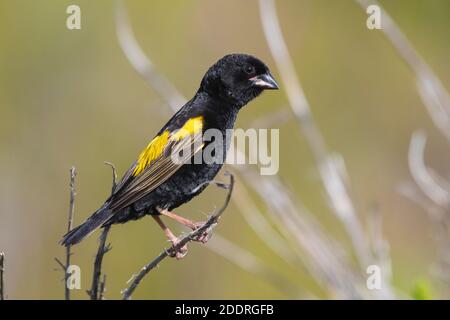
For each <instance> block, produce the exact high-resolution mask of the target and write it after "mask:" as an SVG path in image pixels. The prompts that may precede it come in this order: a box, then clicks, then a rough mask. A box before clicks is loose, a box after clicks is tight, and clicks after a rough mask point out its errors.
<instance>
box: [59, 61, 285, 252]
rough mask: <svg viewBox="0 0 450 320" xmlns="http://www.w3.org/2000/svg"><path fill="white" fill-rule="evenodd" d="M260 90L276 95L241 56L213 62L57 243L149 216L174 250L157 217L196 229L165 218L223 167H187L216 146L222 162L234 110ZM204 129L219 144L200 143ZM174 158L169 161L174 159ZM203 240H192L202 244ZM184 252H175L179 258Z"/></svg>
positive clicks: (264, 73) (268, 79) (259, 69)
mask: <svg viewBox="0 0 450 320" xmlns="http://www.w3.org/2000/svg"><path fill="white" fill-rule="evenodd" d="M265 89H278V85H277V83H276V82H275V80H274V78H273V77H272V75H271V74H270V71H269V69H268V67H267V66H266V65H265V64H264V63H263V62H262V61H260V60H259V59H257V58H255V57H253V56H250V55H246V54H230V55H226V56H225V57H223V58H222V59H220V60H219V61H217V62H216V63H215V64H214V65H213V66H212V67H210V68H209V70H208V71H207V72H206V74H205V76H204V77H203V79H202V81H201V84H200V88H199V89H198V91H197V93H196V94H195V95H194V97H193V98H192V99H191V100H189V101H188V102H187V103H186V104H185V105H184V106H183V107H182V108H181V109H180V110H179V111H178V112H177V113H176V114H175V115H174V116H173V117H172V118H171V119H170V120H169V121H168V122H167V124H166V125H165V126H164V127H163V128H162V129H161V130H160V131H159V132H158V134H157V135H156V137H155V138H154V139H153V140H152V141H151V142H150V143H149V144H148V146H147V147H146V148H145V149H144V150H143V151H142V153H141V154H140V156H139V157H138V159H137V160H136V161H135V162H134V163H133V165H132V166H131V168H130V169H129V170H128V171H127V172H126V173H125V175H124V177H123V178H122V180H121V181H120V182H119V183H118V184H117V186H116V188H115V190H114V192H113V194H112V195H111V196H110V197H109V198H108V199H107V200H106V201H105V203H104V204H103V205H102V206H101V207H100V209H98V210H97V211H95V212H94V213H93V214H92V216H91V217H90V218H88V219H87V220H86V221H85V222H84V223H83V224H81V225H79V226H78V227H76V228H74V229H73V230H72V231H70V232H68V233H67V234H66V235H65V236H64V237H63V239H62V241H61V243H62V244H63V245H65V246H68V245H73V244H76V243H79V242H80V241H81V240H83V239H84V238H85V237H87V236H88V235H89V234H91V233H92V232H93V231H95V230H96V229H97V228H99V227H105V226H108V225H111V224H116V223H124V222H127V221H129V220H137V219H139V218H142V217H143V216H145V215H151V216H152V217H153V218H154V219H155V220H156V222H157V223H158V225H159V226H160V227H161V228H162V229H163V230H164V232H165V234H166V236H167V237H168V238H169V240H170V241H172V243H173V244H176V243H177V241H178V239H177V238H176V237H175V236H174V234H173V233H172V232H171V231H170V230H169V229H168V228H167V227H166V226H165V224H164V223H163V222H162V220H161V218H160V215H164V216H167V217H170V218H173V219H175V220H176V221H178V222H180V223H182V224H184V225H186V226H188V227H189V228H191V229H193V230H195V229H196V228H198V227H199V226H200V225H201V224H199V223H194V222H192V221H190V220H188V219H186V218H183V217H181V216H178V215H176V214H174V213H172V212H171V210H173V209H174V208H177V207H178V206H180V205H182V204H184V203H186V202H188V201H189V200H191V199H192V198H193V197H195V196H196V195H198V194H199V193H200V192H202V191H203V190H204V189H205V187H206V186H207V184H208V182H209V181H211V180H212V179H213V178H214V177H215V176H216V174H217V173H218V172H219V170H220V168H221V167H222V163H223V161H216V162H212V163H211V161H210V162H208V163H207V162H206V161H202V162H201V163H197V162H198V161H191V160H193V157H195V156H197V154H198V153H199V152H200V153H201V152H202V151H203V150H205V148H206V147H207V146H208V145H210V143H213V142H214V143H216V146H217V147H218V148H221V149H219V150H216V152H217V151H218V152H217V154H218V155H219V154H220V156H221V159H225V156H226V152H227V149H228V146H229V143H226V142H225V141H224V140H225V137H226V130H227V129H232V128H233V127H234V123H235V120H236V116H237V114H238V112H239V110H240V109H241V108H242V107H243V106H245V105H246V104H247V103H248V102H250V101H251V100H252V99H254V98H255V97H257V96H258V95H259V94H260V93H261V92H262V91H263V90H265ZM208 129H215V130H216V131H217V130H218V131H220V132H221V133H222V134H223V135H222V137H223V140H220V139H219V141H203V140H206V139H202V135H203V134H204V133H205V132H206V131H207V130H208ZM174 155H175V156H174ZM205 239H206V238H203V239H198V240H200V241H206V240H205ZM186 251H187V248H181V249H180V252H178V253H177V255H176V257H177V258H181V257H183V256H184V254H185V253H186Z"/></svg>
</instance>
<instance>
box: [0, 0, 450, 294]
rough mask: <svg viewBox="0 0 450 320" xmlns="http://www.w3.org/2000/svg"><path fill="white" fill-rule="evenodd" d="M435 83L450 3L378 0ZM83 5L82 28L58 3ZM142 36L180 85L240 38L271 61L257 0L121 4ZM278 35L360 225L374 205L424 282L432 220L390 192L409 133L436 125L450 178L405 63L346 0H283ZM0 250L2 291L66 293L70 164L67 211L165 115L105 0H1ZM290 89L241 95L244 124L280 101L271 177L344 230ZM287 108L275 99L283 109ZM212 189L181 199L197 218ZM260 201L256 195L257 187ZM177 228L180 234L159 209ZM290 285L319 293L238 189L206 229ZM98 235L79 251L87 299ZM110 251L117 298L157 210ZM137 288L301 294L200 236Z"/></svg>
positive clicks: (404, 280)
mask: <svg viewBox="0 0 450 320" xmlns="http://www.w3.org/2000/svg"><path fill="white" fill-rule="evenodd" d="M380 3H381V4H382V5H383V7H384V8H385V9H386V10H387V12H389V13H390V14H391V15H392V17H393V18H394V19H395V20H396V22H397V23H398V25H399V26H400V27H401V29H402V31H403V32H404V33H405V35H406V36H407V37H408V38H409V40H410V41H411V42H412V44H413V45H414V46H415V48H416V49H417V50H418V52H420V54H421V55H422V56H423V57H424V58H425V59H426V61H427V63H428V64H429V65H430V66H431V68H432V69H433V71H434V72H435V73H436V75H437V76H438V77H439V78H440V79H441V81H442V83H443V84H444V86H445V87H446V88H447V89H449V88H450V63H449V61H450V60H449V58H448V57H449V56H450V42H449V41H448V39H449V30H450V2H449V1H447V0H432V1H425V0H394V1H393V0H391V1H381V2H380ZM70 4H77V5H79V6H80V7H81V13H82V29H81V30H68V29H67V28H66V18H67V14H66V8H67V6H69V5H70ZM125 4H126V7H127V10H128V13H129V19H130V21H131V24H132V26H133V29H134V32H135V35H136V38H137V39H138V41H139V43H140V44H141V46H142V48H143V50H144V51H145V52H146V53H147V54H148V55H149V57H150V58H151V59H152V61H153V63H154V64H155V65H156V66H157V68H158V70H159V71H160V72H161V73H163V74H164V75H165V76H166V77H167V78H168V79H170V81H171V82H172V83H173V84H174V85H175V86H176V87H177V88H178V89H179V90H180V91H181V92H182V93H183V94H184V95H186V96H187V97H190V96H192V95H193V94H194V93H195V91H196V90H197V88H198V86H199V82H200V79H201V77H202V76H203V74H204V72H205V71H206V69H207V68H208V67H209V66H210V65H211V64H213V63H214V62H215V61H216V60H217V59H218V58H220V57H222V56H223V55H225V54H227V53H232V52H245V53H250V54H253V55H256V56H258V57H260V58H261V59H262V60H264V61H265V62H266V63H267V64H268V65H269V66H270V67H271V69H272V71H273V74H274V75H275V77H276V78H277V77H278V75H279V74H278V71H277V70H276V68H275V63H274V61H273V59H272V56H271V54H270V51H269V49H268V47H267V44H266V41H265V38H264V35H263V31H262V28H261V24H260V21H259V10H258V3H257V2H256V1H253V0H252V1H238V0H233V1H218V0H212V1H180V0H179V1H126V2H125ZM277 9H278V14H279V18H280V20H281V25H282V28H283V34H284V36H285V39H286V42H287V44H288V47H289V50H290V53H291V55H292V58H293V60H294V63H295V67H296V71H297V73H298V75H299V78H300V80H301V83H302V85H303V88H304V90H305V92H306V95H307V97H308V99H309V101H310V103H311V107H312V113H313V116H314V118H315V120H316V122H317V125H318V127H319V128H320V130H321V132H322V134H323V136H324V138H325V140H326V143H327V145H328V146H329V148H330V149H331V150H333V151H336V152H339V153H340V154H341V155H342V156H343V157H344V159H345V161H346V165H347V169H348V172H349V176H350V179H351V185H352V187H353V191H354V197H355V199H356V203H357V205H358V212H359V213H360V214H361V220H362V221H363V223H366V222H367V212H370V211H373V210H376V211H378V212H379V213H380V214H381V215H382V217H383V226H384V235H385V238H386V239H387V240H388V241H389V244H390V253H391V258H392V268H393V284H394V286H395V287H396V288H397V289H398V290H399V291H401V292H402V293H403V294H404V297H408V296H410V295H411V292H413V291H414V290H415V289H414V288H415V287H416V286H417V283H422V285H423V284H424V283H425V286H427V287H428V289H426V290H428V291H430V295H431V297H444V298H445V297H447V298H448V296H439V295H438V290H439V289H438V288H436V286H435V285H434V284H433V282H432V281H431V280H430V272H431V269H432V268H433V265H434V263H435V262H436V259H437V252H436V246H435V242H434V229H433V227H432V224H431V222H430V219H429V218H428V216H427V214H426V213H425V212H424V210H423V209H422V208H420V207H418V206H417V205H415V204H414V203H412V202H410V201H409V200H407V199H405V198H404V197H402V196H401V195H400V194H399V193H398V192H397V191H396V190H397V188H398V186H399V185H400V184H402V183H404V182H408V181H412V178H411V175H410V172H409V169H408V162H407V154H408V145H409V142H410V138H411V134H412V132H414V131H415V130H417V129H419V128H421V129H424V130H425V132H426V133H427V135H428V138H429V142H428V145H427V152H426V161H427V164H429V165H430V166H431V167H433V168H434V169H435V170H436V171H437V172H439V174H440V175H441V176H443V177H447V178H448V177H450V166H449V163H450V153H449V150H450V149H449V148H448V142H447V141H446V140H445V138H443V137H442V136H441V135H440V134H439V132H438V131H437V130H436V129H435V127H434V125H433V123H432V122H431V120H430V117H429V115H428V113H427V111H426V108H425V107H424V105H423V103H422V101H421V100H420V97H419V95H418V93H417V90H416V86H415V80H414V75H413V73H412V72H411V70H410V69H409V68H408V66H407V65H406V64H405V62H404V61H403V60H402V59H401V58H400V57H399V56H398V54H397V52H396V51H395V50H394V49H393V48H392V46H391V45H390V43H389V42H388V41H387V40H386V38H385V36H384V35H383V33H382V32H381V31H376V30H375V31H371V30H368V29H367V27H366V18H367V15H366V14H365V12H364V11H363V10H362V9H361V8H360V7H359V6H358V5H357V4H356V3H355V2H354V1H350V0H340V1H326V0H320V1H318V0H299V1H294V0H292V1H278V2H277ZM0 46H1V50H0V177H1V178H0V251H1V250H3V251H5V253H6V259H7V265H6V267H7V269H6V291H7V295H8V298H9V299H62V298H63V282H62V281H61V279H62V273H61V271H60V270H58V266H57V264H56V263H55V261H54V257H59V258H63V256H64V249H63V248H62V247H61V246H60V245H58V241H59V240H60V238H61V236H62V235H63V234H64V233H65V229H66V223H67V212H68V204H69V188H68V183H69V169H70V167H71V166H72V165H75V166H76V167H77V170H78V176H77V180H76V188H77V198H76V211H75V223H76V224H78V223H80V222H82V221H83V220H84V219H85V218H87V217H88V216H89V215H90V214H91V213H92V212H93V211H94V210H95V209H96V208H97V207H98V206H99V205H101V204H102V202H103V200H104V199H105V198H106V197H107V196H108V194H109V192H110V187H111V172H110V170H109V168H108V167H106V166H104V165H103V162H104V161H110V162H113V163H114V164H115V165H116V166H117V168H118V171H119V174H122V173H123V172H124V171H125V170H126V169H127V168H128V166H129V165H130V164H131V163H132V161H134V159H135V157H136V156H137V155H138V153H139V152H140V150H141V149H142V148H143V147H144V146H145V145H146V144H147V142H148V141H149V140H150V139H151V138H152V137H153V135H154V133H155V132H156V131H158V130H159V128H160V127H161V125H162V124H163V123H165V121H166V120H167V119H168V118H169V117H170V116H171V111H170V109H169V108H168V107H167V106H166V105H165V103H164V101H163V100H162V99H161V98H160V97H159V96H158V95H157V93H155V92H154V90H153V89H152V88H150V87H149V86H148V84H147V83H146V82H145V81H144V80H143V79H142V78H141V77H140V76H139V75H138V74H137V73H136V72H135V70H133V68H132V67H131V65H130V64H129V62H128V61H127V59H126V58H125V57H124V54H123V52H122V51H121V49H120V47H119V45H118V41H117V38H116V33H115V21H114V2H113V1H107V0H102V1H88V0H77V1H65V0H61V1H53V0H47V1H45V0H39V1H33V0H14V1H12V0H1V1H0ZM287 103H288V102H287V99H286V95H285V92H283V88H281V90H280V91H278V92H268V93H265V94H263V96H262V97H260V98H258V99H257V100H255V101H254V102H252V103H251V104H250V105H249V106H247V107H246V108H245V109H243V110H242V112H241V113H240V115H239V119H238V122H237V126H238V127H241V128H250V127H252V126H254V124H255V121H260V120H261V119H263V120H264V119H267V117H271V116H272V115H274V114H279V112H281V113H283V112H285V114H287V115H288V116H287V117H284V120H283V121H280V122H279V123H276V122H275V123H274V124H273V127H275V128H279V129H280V138H281V143H280V172H279V175H280V177H281V178H282V179H283V181H284V182H285V183H286V185H287V186H289V187H290V188H291V190H292V191H293V194H294V195H295V197H298V198H299V199H301V200H302V201H303V202H304V204H305V205H306V207H307V208H308V209H309V210H310V211H311V212H312V213H313V214H314V216H315V217H316V218H317V219H318V220H319V221H320V222H321V223H322V224H323V225H324V226H325V228H326V230H327V232H329V234H330V235H332V236H333V237H336V238H337V239H339V241H342V242H343V243H344V244H347V245H348V239H346V235H345V233H344V232H343V230H342V227H341V226H340V224H339V223H337V221H336V218H335V217H334V216H333V214H331V213H330V209H329V207H328V205H327V201H326V197H325V193H324V190H323V187H322V185H321V182H320V179H319V176H318V173H317V168H316V165H315V163H314V161H313V157H312V155H311V151H310V150H309V148H308V147H307V144H306V142H305V139H304V137H303V136H302V134H301V131H300V129H299V127H298V125H297V123H296V122H295V120H294V117H293V116H292V115H291V114H290V111H289V110H290V109H289V108H288V107H287ZM283 110H284V111H283ZM223 197H224V193H223V192H222V191H218V190H217V189H215V188H213V187H211V188H209V189H208V190H207V191H206V192H205V193H203V194H202V195H201V196H200V197H198V198H196V199H195V200H194V201H192V203H190V204H188V205H185V206H183V207H182V208H179V209H178V210H177V212H178V213H183V214H184V215H187V216H189V217H191V218H193V219H196V220H200V219H202V218H204V213H206V212H211V210H212V209H213V208H214V207H217V206H220V205H221V203H222V201H223ZM255 201H257V203H258V204H259V205H261V209H264V206H263V204H262V202H261V200H260V199H258V198H257V197H255ZM169 224H170V225H171V226H172V227H173V229H174V230H176V231H177V232H178V233H180V232H182V231H184V230H183V229H181V228H180V227H179V226H178V225H174V224H172V223H169ZM216 231H217V232H218V233H220V234H221V235H222V236H223V237H225V238H228V239H232V240H233V241H234V242H235V243H236V244H238V245H239V246H241V247H242V248H245V249H246V250H248V251H249V252H251V253H253V254H254V255H255V256H257V257H259V258H260V259H261V260H262V261H264V262H265V263H267V264H268V265H269V266H270V267H271V268H274V270H276V272H279V273H280V274H282V275H283V276H284V277H286V278H288V279H290V281H292V283H293V284H296V285H298V287H299V290H300V289H301V290H300V291H303V292H304V293H305V294H304V295H300V297H311V296H314V297H318V298H321V297H324V298H326V297H327V296H325V295H323V292H321V290H320V288H318V287H317V285H316V284H314V283H313V281H312V279H310V277H309V276H308V274H307V273H305V272H304V271H299V270H297V269H296V268H294V267H292V266H288V265H286V264H284V263H283V261H282V260H280V259H279V258H278V257H277V256H276V255H275V254H273V252H271V251H270V250H269V249H268V248H267V246H265V245H264V244H263V243H262V242H261V241H260V240H259V239H258V237H256V235H255V234H254V233H253V231H252V229H251V228H249V226H248V225H247V224H246V222H245V220H244V219H243V218H242V216H241V214H240V213H239V210H237V208H236V206H235V205H234V204H231V205H230V207H229V208H228V209H227V212H226V213H225V216H224V218H223V220H222V221H221V223H220V225H219V227H218V228H217V229H216ZM98 235H99V233H98V232H97V233H96V234H94V235H93V236H91V237H90V238H88V239H87V240H85V241H84V242H83V243H81V244H80V245H78V246H76V247H74V248H73V252H74V255H73V260H72V261H73V263H76V264H78V265H79V266H80V267H81V270H82V290H78V291H73V293H72V294H73V297H74V298H77V299H85V298H87V295H86V294H85V290H87V289H88V288H89V285H90V281H91V271H92V262H93V259H94V254H95V251H96V248H97V238H98ZM109 240H110V242H111V243H112V247H113V250H112V251H111V252H110V253H108V254H107V256H106V257H105V261H104V271H105V272H106V273H107V276H108V279H107V292H106V296H107V297H108V298H111V299H113V298H120V291H121V290H122V289H124V288H125V287H126V281H127V280H128V279H129V278H130V277H131V275H132V274H133V273H135V272H136V271H138V270H139V269H140V267H141V266H142V265H143V264H144V263H146V262H147V261H149V260H150V259H152V258H153V257H155V256H156V255H157V254H158V253H159V252H160V251H161V249H162V248H163V247H164V246H165V245H167V242H166V240H165V238H164V236H163V234H162V232H161V231H160V230H159V229H158V226H157V225H156V224H155V223H153V221H152V220H151V219H149V218H145V219H142V220H140V221H138V222H131V223H127V224H126V225H121V226H117V227H114V228H113V229H112V232H111V233H110V238H109ZM134 298H135V299H139V298H141V299H155V298H167V299H169V298H175V299H183V298H184V299H186V298H192V299H201V298H219V299H222V298H237V299H241V298H251V299H260V298H275V299H278V298H280V299H283V298H298V296H290V295H287V294H286V293H284V292H282V291H280V290H278V289H277V288H275V287H274V286H271V285H270V284H269V283H268V282H267V281H264V279H261V278H260V277H258V276H255V275H253V274H250V273H247V272H246V271H244V270H242V269H240V268H239V267H237V266H236V265H234V264H232V263H230V262H229V261H228V260H226V259H224V258H222V257H221V256H218V255H216V254H215V253H214V252H212V251H210V250H208V249H206V248H204V247H202V246H201V245H197V244H192V245H190V252H189V254H188V256H187V257H186V258H185V259H184V260H182V261H175V260H167V261H164V262H163V264H162V265H161V266H160V267H159V268H157V269H156V270H154V271H153V272H152V273H151V274H150V275H149V276H148V278H146V279H145V280H144V281H143V283H142V285H141V286H140V287H139V288H138V290H137V291H136V293H135V295H134Z"/></svg>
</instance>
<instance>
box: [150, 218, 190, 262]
mask: <svg viewBox="0 0 450 320" xmlns="http://www.w3.org/2000/svg"><path fill="white" fill-rule="evenodd" d="M152 218H153V219H155V221H156V222H157V223H158V225H159V226H160V227H161V229H162V230H163V231H164V234H165V235H166V237H167V238H168V239H169V240H170V242H172V245H173V246H174V247H176V245H177V244H178V243H179V242H180V240H178V238H177V237H176V236H175V235H174V234H173V232H172V231H170V229H169V228H168V227H167V226H166V225H165V224H164V222H163V221H162V220H161V218H160V217H159V216H155V215H152ZM187 251H188V248H187V245H184V246H182V247H181V248H178V249H176V250H175V255H174V256H175V258H177V259H182V258H184V256H185V255H186V254H187Z"/></svg>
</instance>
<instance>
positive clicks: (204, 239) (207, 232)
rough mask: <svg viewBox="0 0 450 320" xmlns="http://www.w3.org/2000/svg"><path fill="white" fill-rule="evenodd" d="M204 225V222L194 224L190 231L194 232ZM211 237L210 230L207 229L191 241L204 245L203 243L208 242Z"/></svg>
mask: <svg viewBox="0 0 450 320" xmlns="http://www.w3.org/2000/svg"><path fill="white" fill-rule="evenodd" d="M205 223H206V221H203V222H194V223H193V224H194V225H193V228H192V230H194V231H195V230H197V229H198V228H200V227H202V226H203V225H204V224H205ZM211 236H212V228H211V227H209V228H208V229H206V230H205V231H203V232H202V233H201V234H199V235H198V236H196V237H195V238H193V239H192V240H194V241H197V242H201V243H203V244H205V243H207V242H208V240H209V239H210V238H211Z"/></svg>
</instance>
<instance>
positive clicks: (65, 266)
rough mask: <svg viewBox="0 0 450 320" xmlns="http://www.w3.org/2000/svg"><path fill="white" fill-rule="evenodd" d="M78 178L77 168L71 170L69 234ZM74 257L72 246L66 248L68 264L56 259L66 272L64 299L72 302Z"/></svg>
mask: <svg viewBox="0 0 450 320" xmlns="http://www.w3.org/2000/svg"><path fill="white" fill-rule="evenodd" d="M76 176H77V169H76V168H75V167H72V168H70V184H69V187H70V202H69V216H68V219H67V232H70V231H71V230H72V227H73V215H74V212H75V196H76V195H77V193H76V190H75V177H76ZM71 256H72V253H71V245H68V246H67V247H66V263H65V264H64V263H62V262H61V261H60V260H59V259H58V258H55V261H56V262H57V263H58V264H59V266H60V267H61V269H62V270H63V272H64V298H65V299H66V300H70V289H69V287H68V286H67V281H68V280H69V277H70V273H69V271H68V270H69V267H70V258H71Z"/></svg>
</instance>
